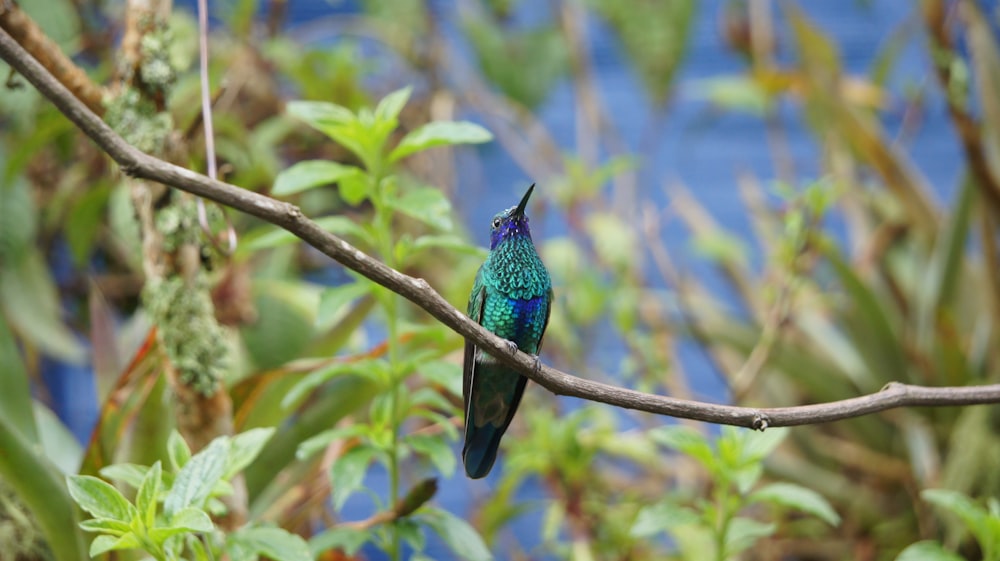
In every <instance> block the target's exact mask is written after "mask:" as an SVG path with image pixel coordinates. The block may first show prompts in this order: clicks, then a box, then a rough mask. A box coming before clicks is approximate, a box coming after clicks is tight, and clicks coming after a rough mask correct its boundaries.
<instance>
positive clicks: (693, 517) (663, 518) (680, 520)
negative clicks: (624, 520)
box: [629, 501, 698, 538]
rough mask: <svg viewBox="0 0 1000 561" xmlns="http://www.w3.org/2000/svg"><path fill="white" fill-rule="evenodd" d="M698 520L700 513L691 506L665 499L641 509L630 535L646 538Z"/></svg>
mask: <svg viewBox="0 0 1000 561" xmlns="http://www.w3.org/2000/svg"><path fill="white" fill-rule="evenodd" d="M696 522H698V514H697V513H695V512H694V511H693V510H691V509H690V508H687V507H684V506H680V505H678V504H675V503H672V502H669V501H663V502H660V503H657V504H655V505H649V506H645V507H643V508H642V509H641V510H639V514H638V515H636V517H635V522H633V523H632V528H631V530H629V535H630V536H632V537H634V538H646V537H649V536H655V535H657V534H660V533H663V532H665V531H667V530H669V529H670V528H673V527H675V526H680V525H683V524H694V523H696Z"/></svg>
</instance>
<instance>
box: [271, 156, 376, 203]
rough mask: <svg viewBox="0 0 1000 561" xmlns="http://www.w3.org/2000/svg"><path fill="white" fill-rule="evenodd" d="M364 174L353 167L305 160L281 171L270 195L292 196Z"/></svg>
mask: <svg viewBox="0 0 1000 561" xmlns="http://www.w3.org/2000/svg"><path fill="white" fill-rule="evenodd" d="M359 173H360V174H364V172H363V171H361V170H360V169H358V168H357V167H355V166H351V165H346V164H340V163H337V162H331V161H329V160H307V161H304V162H299V163H297V164H294V165H293V166H291V167H289V168H288V169H286V170H284V171H282V172H281V173H279V174H278V177H277V178H275V180H274V188H273V189H271V194H272V195H274V196H285V195H293V194H295V193H301V192H302V191H306V190H309V189H313V188H315V187H320V186H323V185H331V184H334V183H337V182H339V181H340V180H341V179H342V178H344V177H346V176H348V175H353V174H359Z"/></svg>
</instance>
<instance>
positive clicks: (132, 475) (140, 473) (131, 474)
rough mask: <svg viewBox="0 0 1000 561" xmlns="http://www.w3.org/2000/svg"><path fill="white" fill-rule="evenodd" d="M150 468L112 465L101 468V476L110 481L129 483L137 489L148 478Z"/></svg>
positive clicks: (137, 465)
mask: <svg viewBox="0 0 1000 561" xmlns="http://www.w3.org/2000/svg"><path fill="white" fill-rule="evenodd" d="M148 471H149V467H147V466H140V465H139V464H111V465H110V466H104V467H103V468H101V472H100V473H101V475H103V476H104V477H106V478H108V479H113V480H115V481H121V482H122V483H127V484H128V485H130V486H132V487H133V488H135V489H138V488H139V487H140V486H141V485H142V480H143V479H144V478H145V477H146V473H147V472H148Z"/></svg>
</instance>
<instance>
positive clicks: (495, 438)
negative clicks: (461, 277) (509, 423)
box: [462, 422, 507, 479]
mask: <svg viewBox="0 0 1000 561" xmlns="http://www.w3.org/2000/svg"><path fill="white" fill-rule="evenodd" d="M506 428H507V427H498V426H496V425H494V424H492V423H486V424H485V425H483V426H481V427H477V426H475V425H473V424H472V423H471V422H467V423H466V425H465V447H464V448H462V461H463V462H464V463H465V473H466V474H467V475H468V476H469V477H471V478H472V479H479V478H482V477H486V474H487V473H489V472H490V469H492V468H493V462H495V461H496V459H497V448H498V447H499V446H500V437H502V436H503V433H504V430H505V429H506Z"/></svg>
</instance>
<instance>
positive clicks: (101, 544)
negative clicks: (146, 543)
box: [90, 532, 142, 557]
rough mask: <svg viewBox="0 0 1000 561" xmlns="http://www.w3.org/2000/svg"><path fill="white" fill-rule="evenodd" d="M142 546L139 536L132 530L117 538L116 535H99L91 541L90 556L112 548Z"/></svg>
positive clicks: (135, 547) (136, 547) (95, 555)
mask: <svg viewBox="0 0 1000 561" xmlns="http://www.w3.org/2000/svg"><path fill="white" fill-rule="evenodd" d="M141 547H142V543H141V542H140V541H139V537H138V536H136V535H135V534H134V533H132V532H129V533H127V534H125V535H123V536H120V537H117V538H116V537H114V536H97V537H96V538H94V541H93V542H91V543H90V556H91V557H97V556H98V555H100V554H102V553H106V552H108V551H112V550H117V549H139V548H141Z"/></svg>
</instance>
